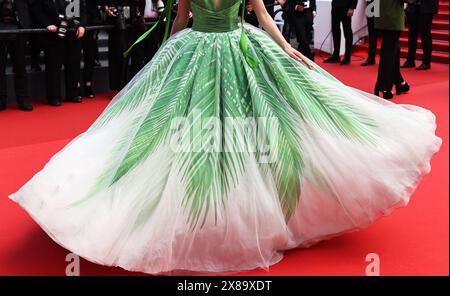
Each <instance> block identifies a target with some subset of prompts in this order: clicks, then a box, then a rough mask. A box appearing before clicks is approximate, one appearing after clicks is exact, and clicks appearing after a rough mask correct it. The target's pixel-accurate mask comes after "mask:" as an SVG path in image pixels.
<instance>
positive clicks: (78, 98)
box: [66, 96, 83, 103]
mask: <svg viewBox="0 0 450 296" xmlns="http://www.w3.org/2000/svg"><path fill="white" fill-rule="evenodd" d="M82 101H83V99H82V98H81V96H75V97H67V98H66V102H70V103H81V102H82Z"/></svg>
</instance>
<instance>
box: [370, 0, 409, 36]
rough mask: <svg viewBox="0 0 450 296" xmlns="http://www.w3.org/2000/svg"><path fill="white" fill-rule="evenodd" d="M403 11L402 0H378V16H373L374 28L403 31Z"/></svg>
mask: <svg viewBox="0 0 450 296" xmlns="http://www.w3.org/2000/svg"><path fill="white" fill-rule="evenodd" d="M404 27H405V11H404V9H403V1H402V0H382V1H380V17H375V29H378V30H391V31H403V29H404Z"/></svg>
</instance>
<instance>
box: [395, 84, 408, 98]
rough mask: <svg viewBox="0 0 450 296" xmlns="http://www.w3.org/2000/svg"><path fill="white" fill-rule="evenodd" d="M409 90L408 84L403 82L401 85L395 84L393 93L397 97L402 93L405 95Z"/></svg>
mask: <svg viewBox="0 0 450 296" xmlns="http://www.w3.org/2000/svg"><path fill="white" fill-rule="evenodd" d="M410 89H411V86H409V84H408V83H407V82H406V81H404V82H402V83H401V84H397V85H395V92H396V94H397V95H401V94H402V93H407V92H409V90H410Z"/></svg>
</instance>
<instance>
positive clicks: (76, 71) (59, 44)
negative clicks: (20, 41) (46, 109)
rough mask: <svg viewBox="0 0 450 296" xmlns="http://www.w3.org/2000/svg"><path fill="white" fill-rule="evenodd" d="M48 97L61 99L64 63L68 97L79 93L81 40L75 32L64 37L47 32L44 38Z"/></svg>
mask: <svg viewBox="0 0 450 296" xmlns="http://www.w3.org/2000/svg"><path fill="white" fill-rule="evenodd" d="M44 43H45V45H44V52H45V80H46V88H47V99H49V100H55V99H61V97H62V93H61V68H62V66H63V65H64V72H65V86H66V97H69V98H71V97H75V96H78V95H79V90H78V84H79V82H80V62H81V41H80V40H79V39H77V38H76V36H75V34H74V33H73V32H69V33H67V36H66V37H65V38H64V39H61V38H58V36H57V35H56V34H51V33H49V34H47V36H46V37H45V40H44Z"/></svg>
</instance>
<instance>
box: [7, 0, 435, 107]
mask: <svg viewBox="0 0 450 296" xmlns="http://www.w3.org/2000/svg"><path fill="white" fill-rule="evenodd" d="M373 1H377V0H360V1H359V2H360V3H358V0H332V9H331V15H330V17H331V23H332V30H331V32H332V38H333V44H334V52H333V53H332V55H331V56H330V57H329V58H328V59H326V60H325V61H324V62H326V63H340V64H341V65H343V66H344V65H348V64H350V62H351V54H352V47H353V41H354V40H353V32H352V27H351V21H352V17H353V14H354V10H355V9H356V7H357V5H370V4H371V3H373ZM75 2H76V3H77V4H79V6H77V7H74V1H73V0H0V110H3V109H5V108H6V101H7V100H6V99H7V98H6V96H7V89H6V88H7V81H6V74H5V69H6V65H7V57H8V55H9V56H10V59H11V64H12V68H13V72H14V86H15V94H16V99H17V102H18V107H19V109H21V110H24V111H31V110H32V109H33V107H32V105H31V102H30V89H29V84H28V78H27V76H28V75H27V70H26V66H27V62H26V61H27V59H26V56H27V55H28V56H30V62H31V69H32V70H33V71H40V64H39V57H40V55H41V52H42V51H43V52H44V63H45V70H44V71H45V81H46V87H45V88H46V98H47V100H48V103H49V104H50V105H51V106H60V105H61V102H62V100H63V98H64V99H65V101H67V102H71V103H80V102H82V99H83V97H85V98H93V97H95V93H94V90H93V86H92V85H93V77H94V75H93V74H94V68H95V66H97V65H98V42H97V36H98V30H100V29H102V30H103V29H104V27H98V26H105V25H109V27H108V34H109V37H108V71H109V84H110V89H111V90H120V89H121V88H123V87H124V86H125V84H126V83H127V82H128V81H129V80H130V79H131V78H132V77H133V76H134V75H135V74H136V73H137V72H138V71H139V70H140V69H141V68H142V67H143V66H144V65H145V64H146V63H148V62H149V61H150V60H151V59H152V57H153V55H154V54H155V53H156V51H157V50H158V48H159V47H160V45H161V40H162V35H163V32H162V31H163V26H164V24H163V23H162V22H161V23H160V24H159V25H158V26H157V27H156V29H155V30H154V31H153V32H152V34H151V35H150V36H149V37H148V38H147V39H145V41H144V42H142V43H140V44H139V45H138V46H137V47H136V48H135V49H134V50H133V51H132V52H131V54H130V56H128V57H124V56H123V53H124V52H125V51H126V49H127V48H129V46H130V45H131V44H132V43H133V42H134V41H135V40H136V39H137V38H138V37H139V36H140V35H142V34H143V33H144V32H145V31H146V30H148V29H149V27H150V26H152V25H153V24H154V23H155V22H156V21H157V20H158V18H159V17H160V13H162V11H163V9H164V5H165V2H166V1H162V0H76V1H75ZM264 3H265V4H266V7H267V9H268V11H269V13H270V14H271V15H272V16H274V14H275V5H281V7H282V17H283V19H284V21H285V25H284V27H283V34H284V36H285V38H286V39H287V40H289V41H290V40H291V37H294V38H296V39H297V43H298V50H299V51H300V52H302V53H303V54H304V55H305V56H307V57H308V58H310V59H311V60H314V18H315V16H316V15H317V6H316V0H264ZM404 4H405V5H407V6H406V16H407V21H408V23H409V52H408V58H407V60H406V61H405V63H404V64H403V65H402V66H400V47H399V36H400V32H401V31H402V30H403V28H404V14H405V9H404ZM437 9H438V0H386V1H381V7H380V12H381V17H374V16H371V15H368V19H367V21H368V29H369V52H368V58H367V60H366V61H364V63H363V64H362V66H370V65H374V64H375V54H376V47H377V42H378V38H382V39H383V43H382V47H381V57H380V67H379V75H378V81H377V84H376V86H375V93H376V94H377V95H378V94H380V93H381V94H382V96H383V97H384V98H386V99H390V98H392V97H393V93H392V88H393V87H394V86H395V88H396V93H397V94H401V93H403V92H407V91H408V90H409V85H408V84H407V83H406V82H405V81H404V79H403V77H402V76H401V74H400V68H401V67H415V59H416V57H415V54H416V50H417V39H418V35H419V33H420V36H421V39H422V44H423V50H424V56H423V60H422V64H421V65H420V66H419V67H417V69H418V70H427V69H430V65H431V63H430V59H431V50H432V41H431V22H432V19H433V15H434V14H436V13H437ZM246 11H247V13H246V15H245V18H246V21H247V22H248V23H251V24H253V25H255V26H258V20H257V18H256V15H255V13H254V11H253V8H252V5H251V3H247V6H246ZM75 12H76V13H75ZM321 13H329V12H321ZM341 25H342V29H343V33H344V38H345V54H344V57H343V59H342V60H341V58H340V45H341ZM96 26H97V27H98V28H99V29H96ZM28 29H44V30H45V31H46V32H45V33H39V34H37V33H33V32H32V31H29V34H22V33H20V32H18V30H28ZM11 32H12V33H11ZM24 32H25V31H24ZM82 64H83V69H82V68H81V65H82ZM63 67H64V76H63V78H64V79H62V77H61V70H62V69H63ZM62 82H64V84H63V83H62ZM62 85H64V86H65V87H64V88H62ZM63 90H64V91H63Z"/></svg>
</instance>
